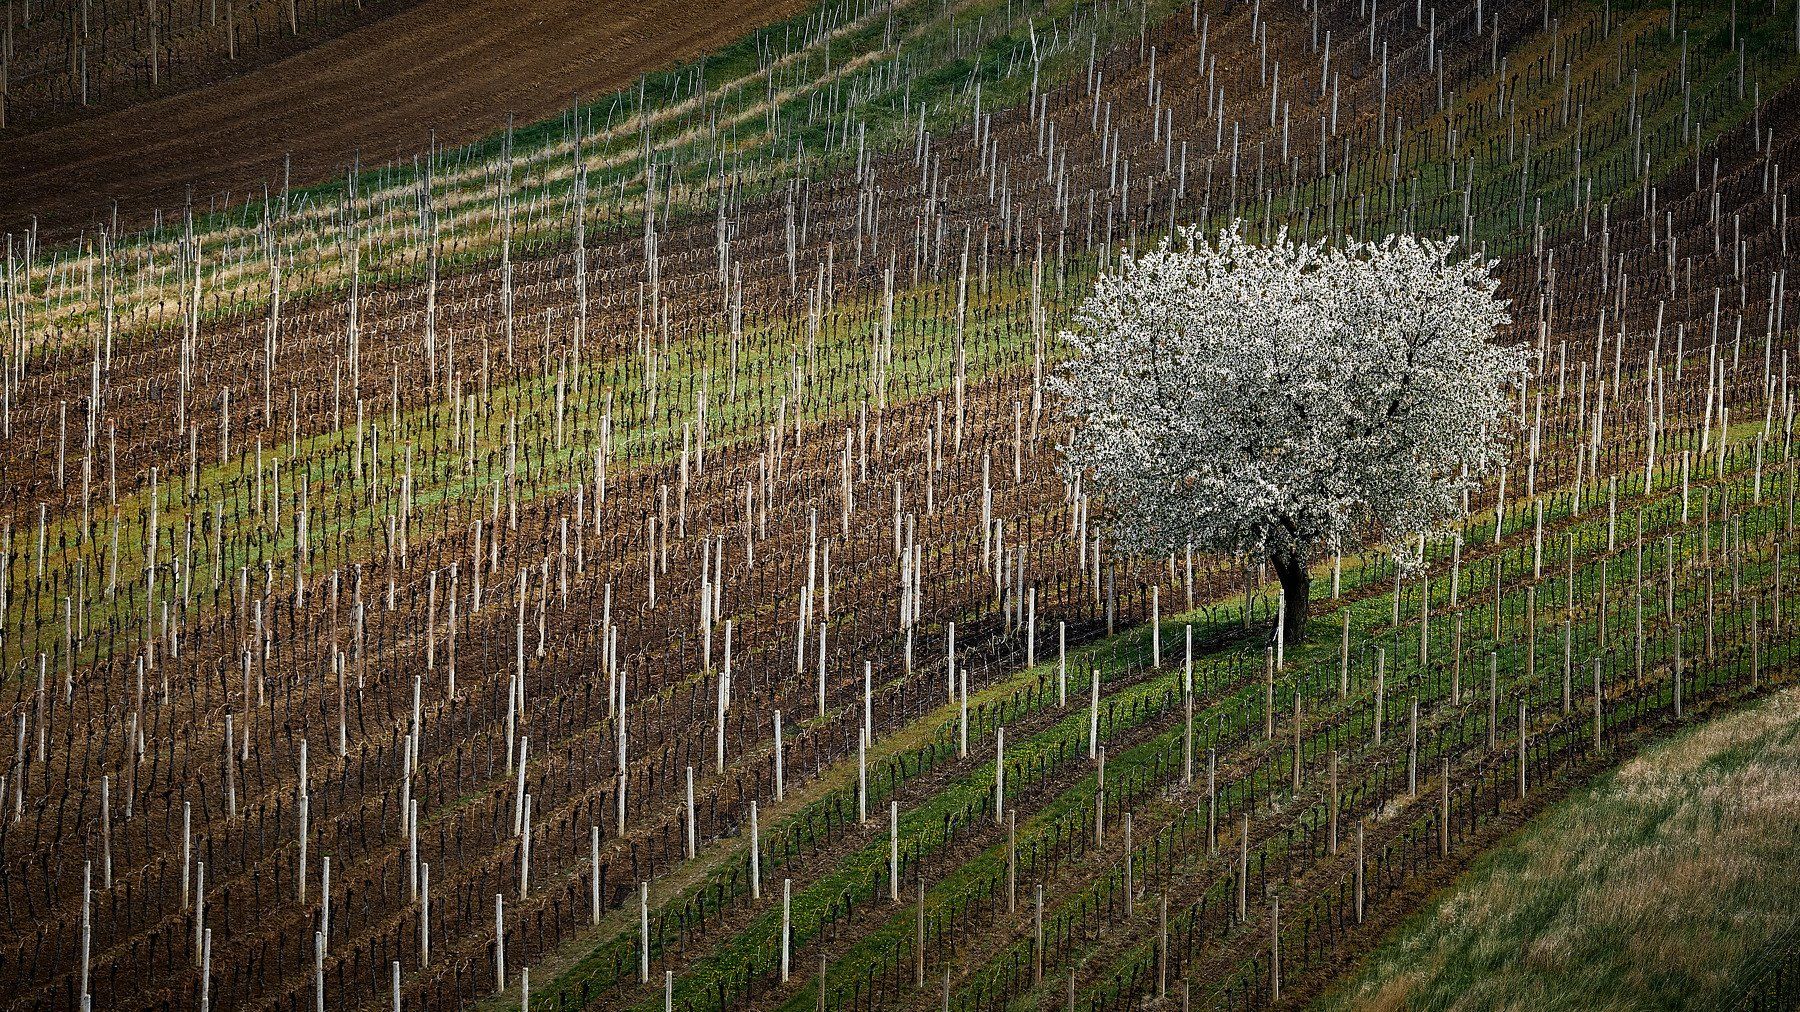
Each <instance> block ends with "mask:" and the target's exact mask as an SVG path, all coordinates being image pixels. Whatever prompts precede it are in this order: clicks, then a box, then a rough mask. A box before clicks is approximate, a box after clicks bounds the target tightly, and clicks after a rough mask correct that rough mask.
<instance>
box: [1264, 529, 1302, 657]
mask: <svg viewBox="0 0 1800 1012" xmlns="http://www.w3.org/2000/svg"><path fill="white" fill-rule="evenodd" d="M1269 561H1270V562H1272V563H1274V565H1275V574H1276V575H1277V576H1278V577H1280V578H1281V592H1282V597H1283V599H1284V600H1285V601H1286V615H1285V620H1284V621H1283V622H1282V634H1283V640H1284V642H1285V644H1286V647H1287V649H1289V650H1292V649H1293V648H1295V647H1297V646H1299V645H1300V644H1301V642H1302V641H1303V640H1304V639H1305V638H1306V619H1307V616H1308V614H1309V613H1310V612H1311V605H1312V574H1310V573H1308V572H1307V571H1306V563H1305V561H1304V560H1302V559H1301V558H1300V557H1299V556H1297V555H1292V554H1289V553H1287V552H1275V553H1273V554H1271V555H1270V556H1269Z"/></svg>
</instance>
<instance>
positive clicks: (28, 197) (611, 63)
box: [0, 0, 804, 238]
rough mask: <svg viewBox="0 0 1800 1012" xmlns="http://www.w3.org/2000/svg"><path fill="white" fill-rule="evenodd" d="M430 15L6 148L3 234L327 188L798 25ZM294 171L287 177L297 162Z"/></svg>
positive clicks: (619, 13) (492, 6)
mask: <svg viewBox="0 0 1800 1012" xmlns="http://www.w3.org/2000/svg"><path fill="white" fill-rule="evenodd" d="M803 6H804V4H803V3H801V2H799V0H750V2H748V3H740V4H734V5H732V6H731V7H730V8H729V9H726V8H713V7H705V6H699V7H696V6H695V5H693V4H687V3H677V2H670V0H654V2H648V3H630V4H611V3H600V4H596V3H577V2H571V0H542V2H536V0H534V2H531V3H526V4H517V3H502V2H491V0H477V2H461V0H435V2H427V3H422V4H420V5H418V6H417V7H414V8H412V9H410V10H404V11H400V12H398V13H396V14H393V15H392V16H390V17H387V18H385V19H383V20H381V21H379V22H376V23H375V24H371V25H366V26H363V27H360V28H357V29H356V30H354V31H351V32H349V33H347V34H345V35H342V36H339V37H337V38H334V39H330V40H328V41H325V42H322V43H321V44H319V45H318V46H315V47H313V48H311V49H308V50H306V51H305V52H302V53H298V54H295V55H294V56H291V57H288V58H287V59H284V60H281V61H280V62H277V63H273V64H270V65H268V66H266V67H262V68H260V69H257V70H254V71H252V72H250V73H247V74H244V75H242V76H239V77H234V78H230V79H227V80H223V81H219V82H217V83H215V84H211V85H207V86H205V87H202V88H199V89H197V90H193V91H189V92H185V93H182V94H178V95H171V96H168V97H166V98H157V99H153V100H150V101H146V102H141V103H138V104H136V105H133V106H131V107H129V108H126V109H121V110H119V111H117V112H110V113H106V114H104V115H100V116H95V117H92V118H90V119H85V120H82V121H79V122H75V123H70V124H66V125H63V126H58V127H52V128H50V129H46V130H39V131H35V132H32V133H29V134H26V135H23V136H16V137H6V138H4V139H0V232H14V233H18V232H23V231H25V230H27V229H28V228H30V226H31V223H32V220H33V219H34V218H35V219H36V221H37V223H38V227H39V229H40V230H41V231H42V232H43V234H44V235H45V236H46V237H49V238H56V237H66V236H69V235H71V234H73V233H74V232H76V231H78V230H80V229H83V228H86V227H88V226H90V225H96V224H100V223H110V221H111V207H112V205H113V203H114V202H115V201H116V202H117V204H118V208H119V216H120V223H121V224H127V225H136V224H144V223H147V222H148V221H149V219H150V216H151V213H152V212H153V211H155V210H158V209H161V210H163V211H164V212H165V213H178V212H179V210H180V208H181V207H182V206H183V204H184V202H185V201H186V199H187V195H188V194H189V193H190V192H191V193H192V195H193V199H194V201H195V203H196V205H197V206H198V207H200V208H202V209H204V208H206V207H207V206H209V205H210V204H211V202H212V201H214V200H215V198H218V197H230V196H235V197H237V198H239V199H242V198H244V197H245V196H247V195H249V194H250V193H252V192H253V191H257V190H259V189H260V187H262V186H263V185H264V184H265V183H267V184H270V185H272V186H275V187H279V186H280V185H281V181H282V178H283V172H284V168H289V169H291V173H290V177H289V178H290V179H291V182H292V183H293V184H294V185H304V184H307V183H312V182H317V181H320V180H324V179H329V178H331V177H333V176H335V175H337V174H339V173H340V172H342V171H343V170H344V168H345V167H346V166H348V165H349V164H350V163H351V161H352V160H353V159H355V158H356V157H358V155H359V154H360V157H361V160H362V162H363V164H365V165H371V166H373V165H379V164H381V163H382V162H385V161H387V160H388V159H390V158H405V157H410V156H411V155H412V154H413V153H415V152H417V151H420V150H422V149H424V148H425V147H426V145H427V143H428V142H429V141H430V139H431V138H432V136H433V135H434V133H435V136H436V138H437V141H438V142H439V143H440V144H459V143H463V142H465V141H470V140H474V139H476V138H478V137H482V136H485V135H488V134H491V133H493V132H494V131H496V130H498V129H500V128H501V127H502V126H504V125H505V121H506V117H507V116H508V115H509V114H511V115H513V116H514V117H516V118H517V119H518V120H519V122H522V123H523V122H532V121H535V120H538V119H541V118H544V117H546V116H554V115H555V114H556V113H557V112H558V111H559V110H562V109H565V108H567V107H568V106H569V105H570V104H571V103H572V102H573V101H575V100H576V99H579V98H593V97H594V96H596V95H599V94H603V93H606V92H609V91H612V90H615V89H617V88H620V87H623V86H624V85H626V84H629V83H630V82H631V81H632V80H633V79H634V78H636V77H637V75H639V74H641V73H643V72H645V71H649V70H655V69H657V68H659V67H663V66H666V65H668V64H671V63H675V62H678V61H680V60H683V59H686V58H689V57H693V56H697V55H699V54H700V53H702V52H705V51H706V50H707V49H709V48H712V47H715V46H718V45H721V44H723V43H725V42H727V41H730V40H732V39H735V38H737V37H738V36H740V35H743V34H744V33H745V32H747V31H749V30H751V29H753V28H755V27H757V26H758V25H760V24H763V23H766V22H769V21H774V20H777V19H779V18H782V17H785V16H787V15H789V14H793V13H794V12H796V11H798V10H800V9H801V8H802V7H803ZM289 156H291V161H289Z"/></svg>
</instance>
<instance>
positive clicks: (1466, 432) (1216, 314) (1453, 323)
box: [1053, 228, 1526, 637]
mask: <svg viewBox="0 0 1800 1012" xmlns="http://www.w3.org/2000/svg"><path fill="white" fill-rule="evenodd" d="M1455 251H1456V243H1455V240H1444V241H1435V240H1431V239H1422V238H1416V237H1413V236H1390V237H1388V238H1387V239H1384V240H1381V241H1379V242H1354V241H1346V242H1342V243H1339V244H1335V245H1328V244H1325V243H1323V242H1317V243H1294V242H1290V241H1289V240H1288V238H1287V236H1286V233H1285V232H1283V233H1282V234H1281V235H1279V236H1277V238H1276V239H1275V241H1274V242H1273V243H1271V244H1269V245H1266V246H1264V245H1256V244H1253V243H1251V242H1249V241H1247V240H1246V239H1245V238H1244V237H1243V236H1242V235H1241V234H1240V232H1239V231H1238V230H1237V229H1235V228H1233V229H1228V230H1225V231H1222V232H1220V233H1219V235H1218V238H1217V240H1216V241H1215V242H1211V243H1208V242H1207V241H1206V239H1205V237H1204V235H1203V234H1202V233H1201V232H1200V230H1199V229H1197V228H1190V229H1186V230H1183V231H1182V232H1181V233H1180V235H1179V238H1178V239H1177V240H1175V241H1171V240H1169V239H1165V240H1164V241H1163V243H1162V244H1161V245H1160V246H1159V247H1158V248H1156V249H1155V250H1152V251H1151V252H1148V253H1145V254H1142V255H1139V256H1127V257H1126V258H1124V260H1123V261H1122V263H1121V264H1120V267H1119V269H1118V270H1117V271H1116V272H1113V273H1108V274H1105V275H1103V276H1101V277H1100V279H1099V280H1098V281H1097V282H1096V283H1095V286H1094V291H1093V293H1092V294H1091V295H1090V296H1089V297H1088V298H1087V300H1086V301H1085V302H1084V303H1083V304H1082V306H1081V307H1080V309H1079V310H1078V312H1077V313H1076V315H1075V320H1074V325H1073V328H1072V329H1070V330H1068V331H1065V332H1064V333H1063V335H1062V337H1063V339H1064V340H1065V341H1066V342H1067V343H1068V344H1069V345H1070V346H1071V348H1072V349H1073V352H1074V353H1073V355H1072V356H1071V357H1070V358H1069V359H1068V361H1067V362H1066V363H1065V364H1064V365H1063V366H1062V367H1061V369H1060V370H1059V372H1058V374H1057V375H1056V377H1054V379H1053V383H1054V389H1055V390H1056V391H1057V392H1058V393H1059V394H1060V395H1061V400H1062V403H1063V405H1064V410H1065V411H1066V412H1067V413H1068V415H1069V416H1070V417H1071V418H1072V419H1073V421H1074V422H1075V425H1074V427H1073V429H1072V432H1071V435H1070V437H1069V439H1068V441H1067V443H1066V445H1065V447H1064V450H1065V453H1066V460H1067V466H1068V467H1069V469H1070V470H1071V472H1072V474H1071V477H1073V478H1075V479H1077V480H1083V481H1087V482H1089V483H1090V485H1091V486H1092V487H1094V488H1096V489H1097V490H1098V491H1099V492H1100V493H1101V494H1102V495H1103V497H1104V504H1105V508H1106V513H1107V515H1108V516H1109V518H1110V520H1111V527H1112V529H1113V531H1114V535H1115V537H1116V538H1117V539H1118V541H1119V543H1120V545H1121V546H1122V547H1123V548H1125V549H1126V550H1128V551H1135V552H1142V553H1151V552H1165V551H1176V550H1181V549H1182V548H1183V546H1186V545H1190V544H1191V545H1193V546H1195V547H1200V548H1206V549H1210V550H1214V551H1220V552H1227V553H1245V554H1251V555H1265V556H1267V557H1268V558H1269V559H1270V561H1271V562H1273V563H1275V565H1276V568H1277V571H1278V572H1279V573H1280V575H1281V578H1282V584H1283V587H1284V589H1285V590H1286V591H1287V593H1288V597H1289V613H1290V629H1289V632H1290V637H1291V636H1292V635H1293V634H1296V633H1298V631H1299V628H1300V626H1299V623H1300V622H1302V621H1303V620H1304V615H1305V600H1304V595H1305V591H1306V586H1307V584H1306V580H1305V576H1306V573H1305V567H1306V565H1307V563H1308V562H1309V561H1310V560H1312V559H1314V558H1315V557H1316V556H1317V554H1318V553H1319V551H1320V550H1321V549H1324V548H1328V547H1331V546H1338V545H1341V544H1343V543H1344V542H1345V541H1346V540H1355V541H1365V540H1366V541H1372V542H1377V543H1382V544H1385V545H1387V546H1388V547H1389V548H1390V549H1391V550H1393V551H1394V552H1395V553H1396V554H1399V555H1401V556H1402V557H1404V556H1405V553H1407V552H1408V551H1409V550H1410V549H1409V546H1411V545H1414V544H1416V542H1417V541H1418V537H1419V535H1422V534H1430V533H1433V532H1436V531H1438V530H1441V529H1442V528H1443V527H1444V526H1445V525H1447V524H1448V523H1450V522H1451V521H1453V520H1454V519H1455V518H1457V517H1458V516H1459V515H1460V514H1461V512H1462V509H1463V504H1464V502H1465V499H1464V494H1465V492H1466V491H1468V490H1469V489H1471V488H1472V487H1473V485H1474V484H1475V483H1476V482H1477V481H1479V480H1480V478H1481V477H1482V476H1483V475H1484V474H1486V473H1487V472H1488V471H1490V470H1491V469H1493V468H1494V467H1496V466H1497V465H1498V464H1499V463H1500V461H1501V437H1502V435H1503V434H1504V432H1505V430H1506V427H1507V426H1508V425H1510V424H1512V417H1511V414H1510V412H1509V403H1510V402H1509V395H1510V394H1511V392H1512V391H1513V390H1514V389H1515V388H1516V385H1517V383H1518V382H1519V381H1520V380H1521V379H1522V378H1523V375H1524V370H1525V363H1526V352H1525V351H1524V350H1523V349H1519V348H1512V347H1507V346H1504V345H1502V344H1499V343H1497V342H1496V341H1495V340H1494V337H1495V334H1496V332H1497V330H1498V329H1499V328H1500V327H1502V326H1504V325H1505V324H1507V323H1509V322H1510V317H1509V316H1508V314H1507V311H1506V305H1505V303H1504V301H1502V300H1500V299H1498V298H1496V295H1495V291H1496V289H1497V287H1498V282H1497V281H1496V280H1495V279H1494V277H1493V276H1492V274H1491V270H1492V267H1493V264H1492V263H1491V262H1487V261H1483V260H1480V259H1477V258H1469V257H1463V258H1457V257H1455V256H1454V255H1453V254H1454V253H1455ZM1296 593H1298V594H1299V597H1300V599H1299V600H1295V595H1296Z"/></svg>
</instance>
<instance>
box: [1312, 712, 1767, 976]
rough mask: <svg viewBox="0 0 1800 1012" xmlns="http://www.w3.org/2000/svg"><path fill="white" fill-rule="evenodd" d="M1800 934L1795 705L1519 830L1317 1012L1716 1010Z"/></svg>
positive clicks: (1723, 726)
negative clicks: (1771, 953)
mask: <svg viewBox="0 0 1800 1012" xmlns="http://www.w3.org/2000/svg"><path fill="white" fill-rule="evenodd" d="M1796 930H1800V689H1788V690H1786V691H1783V692H1781V693H1778V694H1776V695H1773V696H1770V697H1768V698H1766V699H1763V700H1761V701H1759V702H1757V703H1756V704H1754V705H1753V706H1751V707H1749V708H1746V709H1743V710H1739V711H1736V712H1733V713H1728V714H1724V715H1722V716H1718V717H1714V718H1712V719H1710V720H1708V721H1706V722H1705V723H1703V724H1700V725H1699V726H1697V727H1694V728H1692V729H1690V730H1687V731H1684V732H1683V733H1682V734H1680V735H1679V736H1677V737H1675V738H1673V739H1671V740H1669V741H1667V742H1664V743H1662V744H1659V745H1656V746H1654V747H1652V748H1650V749H1647V750H1646V751H1645V752H1643V753H1642V754H1640V755H1639V756H1637V757H1636V758H1634V759H1632V760H1631V761H1630V762H1627V763H1626V764H1624V765H1623V766H1622V767H1621V768H1619V769H1618V770H1616V771H1614V772H1613V773H1612V774H1610V775H1608V776H1607V777H1606V778H1605V779H1604V780H1602V781H1601V782H1600V783H1599V784H1597V785H1595V786H1594V787H1592V788H1590V789H1588V790H1586V791H1583V792H1580V793H1578V794H1577V795H1576V796H1574V797H1572V798H1569V799H1567V800H1566V801H1564V802H1562V803H1561V804H1559V805H1557V806H1556V807H1555V808H1553V809H1551V810H1550V811H1548V812H1546V813H1544V814H1543V815H1541V816H1539V817H1538V818H1537V819H1535V820H1533V822H1532V823H1531V825H1529V826H1527V827H1526V828H1525V829H1523V830H1521V831H1520V832H1519V833H1517V834H1515V835H1514V836H1512V837H1511V838H1509V839H1508V840H1506V841H1504V842H1503V843H1502V844H1501V845H1499V846H1498V847H1496V848H1495V849H1494V850H1493V851H1492V852H1490V853H1489V854H1487V855H1486V856H1484V857H1483V858H1481V859H1480V860H1479V861H1478V862H1477V863H1476V865H1475V866H1474V867H1473V868H1471V869H1470V870H1469V871H1468V872H1467V873H1466V874H1465V875H1464V876H1463V877H1462V878H1461V879H1459V880H1458V882H1457V883H1456V884H1455V885H1454V886H1453V887H1452V888H1451V889H1450V890H1449V891H1448V892H1446V893H1445V894H1444V895H1442V896H1440V897H1439V898H1438V899H1437V900H1436V901H1435V902H1433V903H1432V904H1431V906H1429V907H1428V908H1427V909H1426V910H1425V911H1423V912H1422V913H1421V914H1419V915H1417V916H1415V917H1413V918H1411V919H1410V920H1408V921H1407V922H1406V923H1405V924H1403V925H1401V926H1400V927H1399V928H1398V929H1397V930H1396V931H1395V932H1394V933H1393V935H1391V936H1390V937H1389V938H1388V939H1387V940H1386V941H1385V942H1384V943H1383V944H1382V945H1381V947H1380V948H1379V949H1377V950H1376V952H1374V953H1373V954H1372V955H1371V956H1370V957H1369V958H1368V959H1367V960H1366V961H1365V962H1364V964H1363V966H1362V967H1361V968H1360V969H1359V970H1358V971H1357V972H1356V974H1355V975H1354V976H1352V977H1351V978H1350V979H1348V980H1347V981H1346V982H1344V983H1343V984H1341V985H1339V986H1338V987H1336V988H1334V989H1333V990H1332V991H1331V992H1330V993H1328V994H1327V995H1326V996H1325V997H1324V998H1323V999H1322V1000H1321V1001H1320V1002H1319V1005H1318V1007H1320V1008H1326V1009H1393V1010H1399V1009H1407V1010H1412V1009H1447V1010H1477V1009H1480V1010H1486V1009H1533V1010H1549V1009H1570V1010H1574V1009H1584V1010H1585V1009H1595V1010H1610V1009H1617V1010H1626V1009H1665V1008H1716V1007H1720V1006H1722V1005H1725V1004H1728V1003H1729V1001H1730V1000H1731V999H1732V998H1734V997H1735V996H1736V995H1737V994H1738V993H1739V992H1740V991H1741V990H1742V988H1743V987H1744V986H1745V983H1746V981H1747V979H1748V975H1749V973H1750V970H1751V967H1752V965H1753V963H1754V961H1755V960H1757V959H1758V958H1759V957H1760V956H1761V955H1762V954H1763V952H1764V951H1765V950H1766V949H1768V948H1769V947H1770V946H1771V945H1774V944H1791V939H1792V938H1793V937H1794V932H1795V931H1796Z"/></svg>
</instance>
